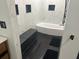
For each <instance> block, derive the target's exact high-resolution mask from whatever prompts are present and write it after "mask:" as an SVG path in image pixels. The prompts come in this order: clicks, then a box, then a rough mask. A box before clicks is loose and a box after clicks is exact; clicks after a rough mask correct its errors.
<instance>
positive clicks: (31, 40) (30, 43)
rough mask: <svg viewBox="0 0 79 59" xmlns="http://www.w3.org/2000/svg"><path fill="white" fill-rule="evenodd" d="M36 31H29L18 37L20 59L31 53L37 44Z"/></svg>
mask: <svg viewBox="0 0 79 59" xmlns="http://www.w3.org/2000/svg"><path fill="white" fill-rule="evenodd" d="M36 37H37V31H36V30H35V29H29V30H28V31H26V32H24V33H23V34H21V35H20V42H21V50H22V58H23V59H25V58H26V56H27V55H28V54H29V53H30V52H31V50H32V49H33V48H34V46H35V44H36V43H37V39H36Z"/></svg>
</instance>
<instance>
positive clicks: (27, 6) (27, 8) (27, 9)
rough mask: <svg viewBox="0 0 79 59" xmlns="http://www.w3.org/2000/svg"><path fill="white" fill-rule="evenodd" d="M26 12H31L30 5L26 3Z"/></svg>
mask: <svg viewBox="0 0 79 59" xmlns="http://www.w3.org/2000/svg"><path fill="white" fill-rule="evenodd" d="M26 13H31V5H26Z"/></svg>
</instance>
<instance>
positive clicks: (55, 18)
mask: <svg viewBox="0 0 79 59" xmlns="http://www.w3.org/2000/svg"><path fill="white" fill-rule="evenodd" d="M15 3H16V4H19V12H20V15H18V16H17V18H18V24H19V28H20V29H21V30H20V34H21V33H23V32H24V31H26V30H28V29H29V28H32V27H34V25H35V24H36V23H39V22H50V23H56V24H61V22H62V20H63V15H64V7H65V0H15ZM26 4H31V5H32V12H31V13H26V10H25V5H26ZM49 4H55V5H56V10H55V11H53V12H51V11H48V5H49Z"/></svg>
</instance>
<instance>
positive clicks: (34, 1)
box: [15, 0, 40, 33]
mask: <svg viewBox="0 0 79 59" xmlns="http://www.w3.org/2000/svg"><path fill="white" fill-rule="evenodd" d="M17 1H18V2H17ZM15 3H17V4H19V12H20V15H18V16H17V18H18V24H19V28H20V29H21V30H20V33H23V32H24V31H26V30H28V29H29V28H32V27H33V25H34V24H35V23H36V22H39V21H40V18H39V15H40V13H39V11H40V7H38V6H39V3H40V0H16V2H15ZM26 4H31V5H32V6H31V7H32V12H31V13H26V10H25V9H26V8H25V5H26Z"/></svg>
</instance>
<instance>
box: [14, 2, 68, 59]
mask: <svg viewBox="0 0 79 59" xmlns="http://www.w3.org/2000/svg"><path fill="white" fill-rule="evenodd" d="M15 8H16V15H17V19H18V25H19V36H20V44H21V52H22V59H53V58H54V59H58V57H59V52H60V46H61V41H62V36H63V32H64V25H65V18H66V12H67V2H66V1H65V0H15Z"/></svg>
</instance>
